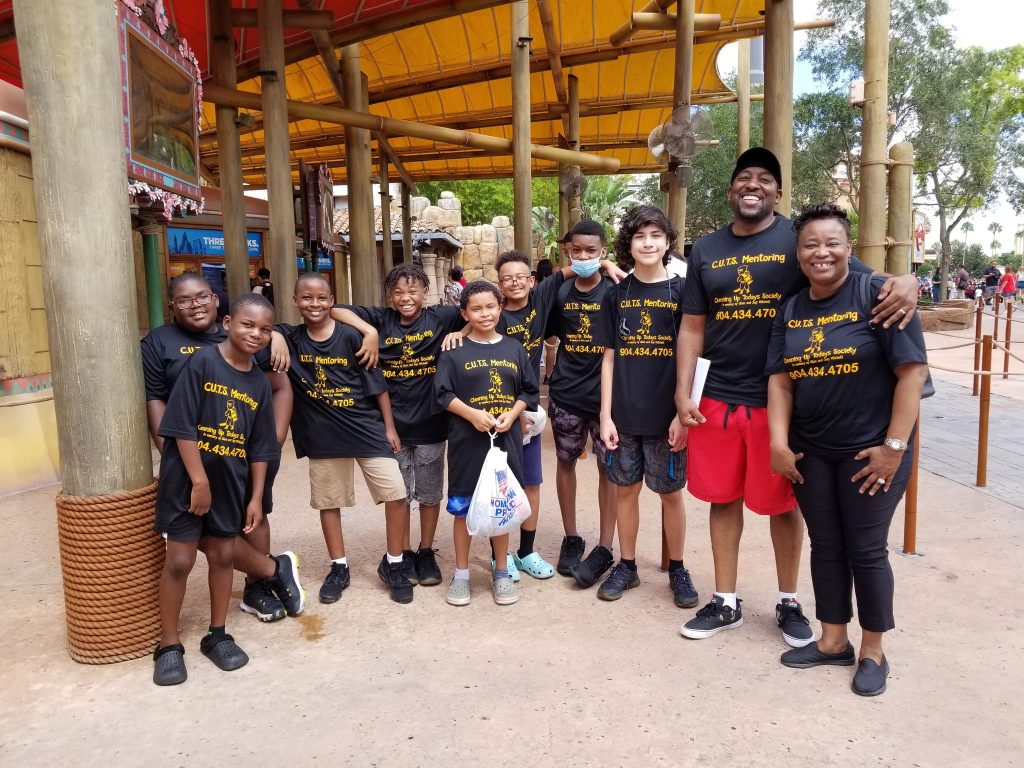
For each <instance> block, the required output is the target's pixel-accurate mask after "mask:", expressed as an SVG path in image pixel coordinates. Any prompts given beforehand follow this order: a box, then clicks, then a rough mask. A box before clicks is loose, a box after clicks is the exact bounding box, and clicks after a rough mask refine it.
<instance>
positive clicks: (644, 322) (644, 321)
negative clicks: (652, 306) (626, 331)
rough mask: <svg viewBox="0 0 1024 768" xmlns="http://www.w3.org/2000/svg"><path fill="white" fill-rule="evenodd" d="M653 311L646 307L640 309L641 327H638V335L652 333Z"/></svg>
mask: <svg viewBox="0 0 1024 768" xmlns="http://www.w3.org/2000/svg"><path fill="white" fill-rule="evenodd" d="M652 322H653V321H652V320H651V313H650V312H648V311H647V310H646V309H642V310H640V327H639V328H637V329H636V335H637V336H650V335H651V324H652Z"/></svg>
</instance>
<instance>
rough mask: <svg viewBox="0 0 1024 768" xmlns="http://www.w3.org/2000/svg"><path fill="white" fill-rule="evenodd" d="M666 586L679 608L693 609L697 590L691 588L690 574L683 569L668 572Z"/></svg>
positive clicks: (696, 598)
mask: <svg viewBox="0 0 1024 768" xmlns="http://www.w3.org/2000/svg"><path fill="white" fill-rule="evenodd" d="M668 585H669V587H670V588H671V590H672V597H673V599H675V601H676V605H678V606H679V607H680V608H693V606H695V605H696V604H697V600H698V599H699V598H698V595H697V588H696V587H695V586H693V579H691V578H690V572H689V571H688V570H686V569H685V568H680V569H679V570H676V571H669V572H668Z"/></svg>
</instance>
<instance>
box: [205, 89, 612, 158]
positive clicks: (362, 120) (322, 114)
mask: <svg viewBox="0 0 1024 768" xmlns="http://www.w3.org/2000/svg"><path fill="white" fill-rule="evenodd" d="M203 96H204V97H205V99H206V100H207V101H209V102H210V103H212V104H225V105H230V106H234V107H238V108H242V109H260V108H261V101H260V96H259V94H256V93H247V92H245V91H237V90H231V89H230V88H222V87H220V86H217V85H213V84H211V85H210V86H208V87H206V88H204V90H203ZM288 112H289V115H290V116H291V117H292V119H295V120H320V121H323V122H325V123H339V124H341V125H351V126H355V127H357V128H365V129H367V130H371V131H380V132H382V133H386V134H388V135H389V136H413V137H415V138H419V139H426V140H428V141H439V142H443V143H445V144H456V145H459V146H466V147H480V148H484V149H492V150H495V151H498V152H504V153H506V154H511V153H512V142H511V141H509V140H508V139H503V138H500V137H498V136H487V135H485V134H482V133H470V132H468V131H455V130H452V129H451V128H443V127H441V126H436V125H424V124H423V123H414V122H412V121H410V120H395V119H393V118H389V117H381V116H379V115H371V114H369V113H366V112H356V111H353V110H350V109H340V108H338V107H327V106H324V105H322V104H309V103H306V102H303V101H289V102H288ZM530 154H531V156H533V157H536V158H538V159H541V160H551V161H553V162H556V163H559V162H563V163H567V164H570V165H579V166H580V167H583V168H587V169H591V170H595V171H601V172H603V173H615V172H616V171H617V170H618V167H619V162H618V160H615V159H614V158H605V157H598V156H596V155H590V154H587V153H584V152H572V151H570V150H567V149H559V148H557V147H546V146H540V145H537V144H531V145H530Z"/></svg>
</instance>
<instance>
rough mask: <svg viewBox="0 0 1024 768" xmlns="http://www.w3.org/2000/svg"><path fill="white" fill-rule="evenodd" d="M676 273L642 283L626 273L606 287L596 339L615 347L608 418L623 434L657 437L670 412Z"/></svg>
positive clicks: (679, 282)
mask: <svg viewBox="0 0 1024 768" xmlns="http://www.w3.org/2000/svg"><path fill="white" fill-rule="evenodd" d="M684 282H687V281H684V280H683V279H682V278H679V277H670V278H669V279H667V280H659V281H658V282H656V283H644V282H641V281H640V280H637V278H636V276H635V275H629V276H628V277H627V278H626V279H625V280H623V281H622V282H621V283H619V284H618V285H616V286H614V287H612V288H611V289H609V292H608V296H607V300H606V302H605V308H604V311H603V312H602V320H603V322H602V323H601V334H600V338H599V339H598V341H599V343H602V344H604V346H606V347H612V348H614V349H615V368H614V371H613V374H612V421H614V422H615V427H616V429H617V430H618V431H619V432H620V433H622V434H626V435H639V436H653V437H661V436H664V435H667V434H668V427H669V424H671V423H672V419H673V418H674V417H675V415H676V406H675V399H674V398H675V392H676V358H675V354H676V339H677V338H678V335H679V323H680V321H681V320H682V311H681V309H680V300H681V297H682V293H683V283H684Z"/></svg>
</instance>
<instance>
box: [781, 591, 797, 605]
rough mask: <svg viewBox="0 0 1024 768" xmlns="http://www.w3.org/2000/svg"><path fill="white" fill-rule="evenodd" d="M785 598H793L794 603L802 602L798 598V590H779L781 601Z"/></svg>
mask: <svg viewBox="0 0 1024 768" xmlns="http://www.w3.org/2000/svg"><path fill="white" fill-rule="evenodd" d="M783 600H792V601H793V602H794V603H797V602H800V601H799V600H797V599H796V592H779V602H780V603H781V602H782V601H783Z"/></svg>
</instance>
